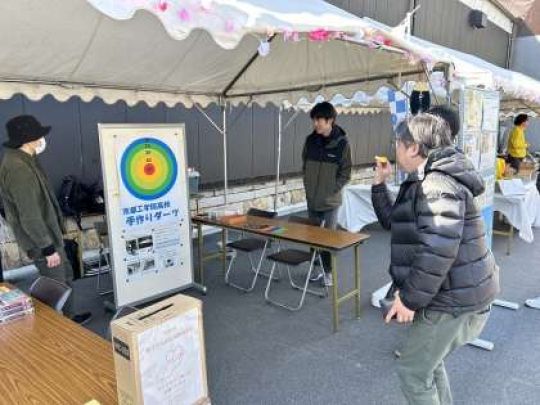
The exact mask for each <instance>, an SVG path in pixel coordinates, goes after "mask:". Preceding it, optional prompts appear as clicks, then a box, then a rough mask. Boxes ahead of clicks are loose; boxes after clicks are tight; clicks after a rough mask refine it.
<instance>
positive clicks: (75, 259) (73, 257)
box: [64, 239, 82, 280]
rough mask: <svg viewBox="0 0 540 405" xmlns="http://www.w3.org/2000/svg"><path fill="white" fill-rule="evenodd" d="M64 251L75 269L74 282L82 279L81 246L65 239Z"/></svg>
mask: <svg viewBox="0 0 540 405" xmlns="http://www.w3.org/2000/svg"><path fill="white" fill-rule="evenodd" d="M64 250H65V251H66V256H67V259H68V260H69V262H70V263H71V267H72V268H73V280H77V279H79V278H81V277H82V273H81V262H80V261H79V244H78V243H77V242H75V241H74V240H73V239H64Z"/></svg>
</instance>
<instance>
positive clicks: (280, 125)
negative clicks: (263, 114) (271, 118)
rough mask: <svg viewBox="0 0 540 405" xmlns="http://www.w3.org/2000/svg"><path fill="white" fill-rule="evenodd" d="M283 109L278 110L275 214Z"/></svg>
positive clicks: (275, 209) (275, 195)
mask: <svg viewBox="0 0 540 405" xmlns="http://www.w3.org/2000/svg"><path fill="white" fill-rule="evenodd" d="M282 113H283V107H282V106H281V105H280V106H279V110H278V141H277V161H276V184H275V192H274V212H277V208H278V207H277V206H278V192H279V175H280V168H281V138H282V136H283V117H282Z"/></svg>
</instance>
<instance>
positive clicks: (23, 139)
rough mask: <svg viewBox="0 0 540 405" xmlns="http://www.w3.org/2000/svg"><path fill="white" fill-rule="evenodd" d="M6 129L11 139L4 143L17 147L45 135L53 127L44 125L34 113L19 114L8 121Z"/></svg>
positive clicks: (7, 145)
mask: <svg viewBox="0 0 540 405" xmlns="http://www.w3.org/2000/svg"><path fill="white" fill-rule="evenodd" d="M6 131H7V135H8V138H9V140H8V141H7V142H5V143H4V146H6V147H8V148H13V149H17V148H20V147H21V146H23V145H24V144H25V143H28V142H33V141H37V140H38V139H39V138H42V137H44V136H45V135H47V134H48V133H49V132H50V131H51V127H50V126H45V127H44V126H43V125H41V124H40V122H39V121H38V120H37V119H36V118H35V117H34V116H32V115H19V116H17V117H15V118H12V119H10V120H9V121H8V122H7V123H6Z"/></svg>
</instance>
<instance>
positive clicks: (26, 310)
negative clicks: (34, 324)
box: [0, 285, 34, 324]
mask: <svg viewBox="0 0 540 405" xmlns="http://www.w3.org/2000/svg"><path fill="white" fill-rule="evenodd" d="M33 312H34V306H33V304H32V299H31V298H30V297H29V296H28V295H26V294H25V293H23V292H22V291H21V290H19V289H18V288H15V287H12V286H7V285H0V324H2V323H6V322H9V321H13V320H15V319H19V318H22V317H23V316H26V315H28V314H31V313H33Z"/></svg>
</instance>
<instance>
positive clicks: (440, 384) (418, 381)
mask: <svg viewBox="0 0 540 405" xmlns="http://www.w3.org/2000/svg"><path fill="white" fill-rule="evenodd" d="M489 312H490V308H489V307H488V308H486V309H485V310H481V311H476V312H467V313H464V314H461V315H459V316H454V315H452V314H448V313H445V312H437V311H431V310H427V309H421V310H419V311H417V312H416V314H415V317H414V322H413V323H412V326H411V327H410V329H409V335H408V337H407V340H406V341H405V344H404V346H403V347H402V348H401V357H400V358H399V360H398V375H399V378H400V381H401V389H402V391H403V394H404V395H405V398H406V399H407V401H408V403H409V404H414V405H439V404H440V405H449V404H452V394H451V392H450V384H449V382H448V376H447V374H446V370H445V368H444V359H445V358H446V356H448V355H449V354H450V353H452V352H453V351H454V350H455V349H457V348H458V347H460V346H463V345H465V344H467V343H469V342H471V341H473V340H474V339H476V338H477V337H478V336H480V333H481V332H482V329H483V328H484V326H485V324H486V322H487V319H488V317H489Z"/></svg>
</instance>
